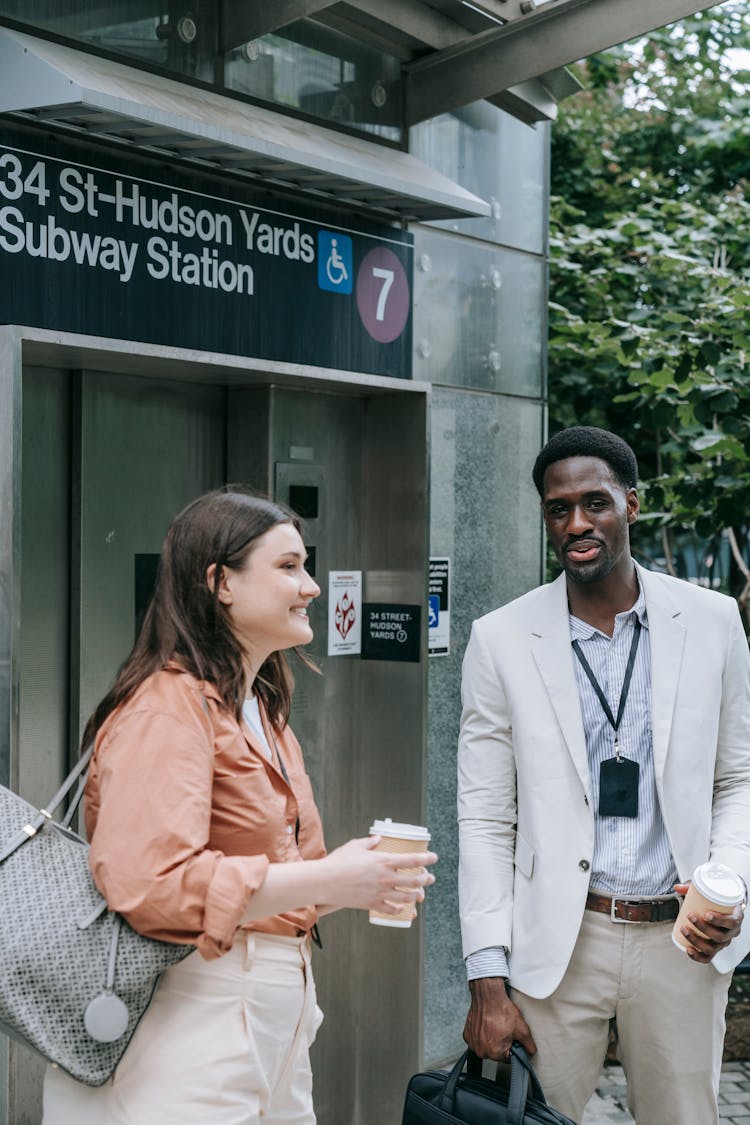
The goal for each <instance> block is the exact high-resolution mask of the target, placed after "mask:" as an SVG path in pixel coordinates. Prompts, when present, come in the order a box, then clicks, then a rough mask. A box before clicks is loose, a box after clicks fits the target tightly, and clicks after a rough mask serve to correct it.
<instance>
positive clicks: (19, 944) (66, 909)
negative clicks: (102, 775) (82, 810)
mask: <svg viewBox="0 0 750 1125" xmlns="http://www.w3.org/2000/svg"><path fill="white" fill-rule="evenodd" d="M92 754H93V748H91V749H90V750H88V751H87V753H86V754H85V755H84V756H83V757H82V758H81V760H80V761H79V762H78V764H77V765H76V767H75V768H74V769H73V770H72V772H71V773H70V774H69V776H68V777H67V778H66V780H65V781H64V783H63V785H62V786H61V788H60V789H59V790H58V792H57V793H56V794H55V796H54V797H53V798H52V800H51V801H50V803H49V805H48V806H47V808H45V809H35V808H34V807H33V806H32V805H29V804H28V803H27V802H26V801H23V800H21V798H20V797H19V796H17V794H15V793H13V792H11V790H9V789H6V788H4V787H3V786H0V1030H2V1031H4V1032H5V1033H6V1034H8V1035H10V1036H12V1037H13V1038H15V1039H18V1040H20V1041H21V1042H22V1043H24V1044H26V1046H28V1047H31V1048H32V1049H33V1050H34V1051H36V1052H38V1053H39V1054H40V1055H42V1056H43V1057H44V1058H45V1059H47V1060H48V1061H49V1062H51V1063H54V1064H56V1065H57V1066H59V1067H61V1068H62V1069H63V1070H65V1071H67V1073H68V1074H70V1075H71V1076H72V1077H73V1078H76V1079H78V1081H80V1082H84V1083H86V1084H87V1085H89V1086H101V1085H102V1083H104V1082H106V1080H107V1079H108V1078H109V1077H110V1075H111V1074H112V1072H113V1071H114V1069H115V1067H116V1066H117V1064H118V1062H119V1061H120V1059H121V1057H122V1055H123V1054H124V1052H125V1049H126V1047H127V1045H128V1043H129V1042H130V1040H131V1038H132V1036H133V1033H134V1032H135V1029H136V1027H137V1026H138V1021H139V1020H140V1018H141V1016H142V1015H143V1013H144V1012H145V1011H146V1008H147V1007H148V1005H149V1003H150V1001H151V997H152V996H153V994H154V990H155V988H156V985H157V983H158V980H159V976H160V974H161V973H162V972H163V971H164V970H165V969H166V968H168V967H169V966H170V965H173V964H176V963H177V962H178V961H181V960H182V959H183V958H184V957H186V956H187V955H188V954H189V953H191V952H193V950H194V948H195V947H194V946H192V945H175V944H170V943H167V942H162V941H154V940H152V939H151V938H145V937H142V936H141V935H140V934H137V933H136V932H135V930H133V929H131V927H130V926H128V924H127V923H126V922H125V921H124V920H123V919H122V918H121V917H120V916H119V915H118V914H114V913H112V912H111V911H110V910H108V909H107V904H106V902H105V901H104V899H103V898H102V896H101V895H100V894H99V892H98V890H97V889H96V886H95V884H94V880H93V878H92V875H91V872H90V870H89V864H88V852H89V849H88V844H87V843H86V841H85V840H83V839H81V837H80V836H78V835H77V834H76V833H75V832H74V831H73V830H72V829H71V828H70V827H69V825H70V823H71V822H72V819H73V816H74V814H75V810H76V808H77V806H78V803H79V801H80V799H81V797H82V795H83V788H84V785H85V770H86V769H87V767H88V764H89V762H90V761H91V756H92ZM76 783H78V789H77V791H76V794H75V796H74V798H73V800H72V802H71V804H70V807H69V808H68V811H67V813H66V815H65V818H64V819H63V821H62V822H61V823H58V822H56V821H54V820H53V819H52V817H53V814H54V813H55V812H56V810H57V809H58V808H59V807H60V805H61V804H62V802H63V801H64V799H65V797H66V796H67V795H68V793H69V792H70V791H71V790H72V789H73V786H74V785H75V784H76Z"/></svg>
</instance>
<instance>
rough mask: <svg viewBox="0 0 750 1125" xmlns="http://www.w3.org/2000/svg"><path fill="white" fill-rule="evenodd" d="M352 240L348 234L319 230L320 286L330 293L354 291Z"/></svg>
mask: <svg viewBox="0 0 750 1125" xmlns="http://www.w3.org/2000/svg"><path fill="white" fill-rule="evenodd" d="M352 265H353V253H352V240H351V238H350V237H349V235H348V234H340V233H338V232H337V233H335V234H334V232H333V231H330V230H321V231H318V287H319V288H320V289H327V290H328V291H329V292H330V293H351V291H352V284H353V279H352Z"/></svg>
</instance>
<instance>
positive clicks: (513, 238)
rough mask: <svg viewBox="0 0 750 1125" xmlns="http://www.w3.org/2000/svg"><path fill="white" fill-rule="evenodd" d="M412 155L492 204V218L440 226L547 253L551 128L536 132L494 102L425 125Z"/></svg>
mask: <svg viewBox="0 0 750 1125" xmlns="http://www.w3.org/2000/svg"><path fill="white" fill-rule="evenodd" d="M409 149H410V151H411V152H412V153H413V154H414V155H415V156H416V157H418V158H419V159H420V160H423V161H424V162H425V164H429V165H430V167H431V168H435V169H436V170H437V171H438V172H442V173H443V175H445V176H448V178H449V179H451V180H455V181H456V182H457V183H459V184H461V186H462V187H465V188H466V189H467V190H468V191H471V192H473V193H474V194H475V195H478V196H479V197H480V199H485V200H487V202H489V203H490V204H491V206H492V215H491V216H490V217H489V218H486V219H447V220H444V221H441V222H440V223H436V224H435V225H436V226H442V227H446V228H448V229H449V230H455V231H460V232H461V233H462V234H473V235H475V236H476V237H478V238H486V239H488V240H489V241H491V242H503V243H505V244H506V245H508V246H518V247H520V248H521V249H523V250H531V251H533V252H535V253H542V252H543V250H544V247H545V242H546V226H547V179H548V165H549V159H548V153H549V128H548V127H547V126H546V125H538V126H536V128H534V127H532V126H529V125H524V124H523V122H521V121H518V120H516V118H515V117H511V116H510V114H508V113H504V112H503V110H501V109H498V108H497V106H493V105H490V104H489V102H475V103H474V104H473V105H469V106H465V107H464V108H463V109H460V110H456V112H455V113H446V114H443V115H442V116H441V117H436V118H434V119H433V120H431V121H425V122H423V123H422V124H421V125H418V126H417V127H416V128H414V129H412V130H411V132H410V134H409Z"/></svg>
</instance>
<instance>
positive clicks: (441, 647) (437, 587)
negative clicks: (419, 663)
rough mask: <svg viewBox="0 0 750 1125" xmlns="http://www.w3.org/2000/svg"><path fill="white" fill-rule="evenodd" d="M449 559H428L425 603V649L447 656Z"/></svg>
mask: <svg viewBox="0 0 750 1125" xmlns="http://www.w3.org/2000/svg"><path fill="white" fill-rule="evenodd" d="M450 578H451V561H450V559H430V584H429V599H428V603H427V651H428V652H429V655H430V656H447V655H448V653H449V652H450V647H451V610H450V604H451V603H450Z"/></svg>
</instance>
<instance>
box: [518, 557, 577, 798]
mask: <svg viewBox="0 0 750 1125" xmlns="http://www.w3.org/2000/svg"><path fill="white" fill-rule="evenodd" d="M544 590H545V597H544V598H543V599H541V600H540V604H539V605H538V606H537V609H538V611H539V612H538V614H537V619H536V623H535V624H533V625H532V630H531V645H532V648H531V651H532V655H533V657H534V661H535V663H536V666H537V668H538V669H539V675H540V676H541V677H542V680H543V682H544V686H545V688H546V690H547V695H548V697H549V701H550V704H551V705H552V709H553V711H554V712H555V716H556V717H557V721H558V723H559V724H560V729H561V731H562V734H563V738H564V739H565V744H566V746H567V747H568V751H569V753H570V756H571V758H572V759H573V764H574V765H575V768H576V771H577V773H578V776H579V777H580V779H581V784H582V785H583V789H584V792H585V793H586V794H589V793H590V792H591V776H590V773H589V763H588V756H587V754H586V735H585V733H584V730H583V720H582V718H581V706H580V703H579V700H578V687H577V684H576V678H575V671H574V668H573V648H572V645H571V640H570V621H569V615H568V597H567V589H566V585H565V575H564V574H561V575H560V577H559V578H558V579H556V580H555V581H554V582H552V583H551V584H550V585H549V586H547V587H545V588H544Z"/></svg>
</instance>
